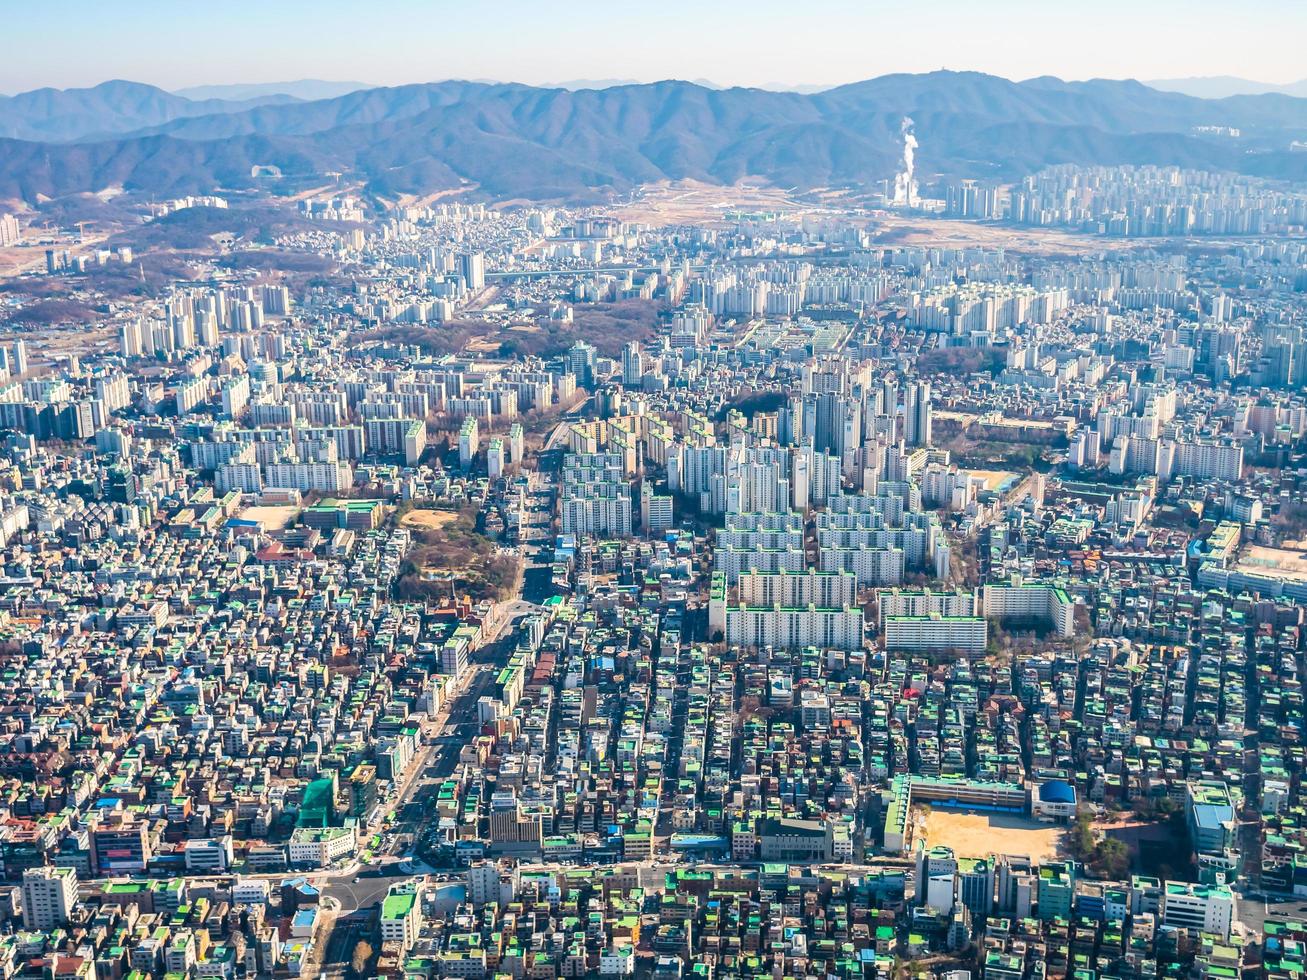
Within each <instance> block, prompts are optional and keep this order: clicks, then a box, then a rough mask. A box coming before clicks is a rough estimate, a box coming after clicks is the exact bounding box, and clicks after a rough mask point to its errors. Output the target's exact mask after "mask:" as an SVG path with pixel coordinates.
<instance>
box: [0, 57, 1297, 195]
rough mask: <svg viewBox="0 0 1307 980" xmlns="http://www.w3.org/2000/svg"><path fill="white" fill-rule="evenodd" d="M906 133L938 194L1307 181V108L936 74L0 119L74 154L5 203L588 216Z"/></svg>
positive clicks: (147, 103) (129, 107)
mask: <svg viewBox="0 0 1307 980" xmlns="http://www.w3.org/2000/svg"><path fill="white" fill-rule="evenodd" d="M43 106H44V107H45V108H44V112H43V109H42V107H43ZM905 117H907V118H911V120H912V121H913V124H914V129H915V135H916V138H917V140H918V143H919V144H920V145H919V148H918V150H917V172H918V174H919V175H923V176H924V177H925V178H927V179H928V178H930V177H931V176H932V175H935V174H944V175H948V176H977V177H984V178H995V179H1000V178H1001V179H1013V178H1016V177H1019V176H1022V175H1024V174H1026V173H1029V172H1032V171H1034V170H1036V169H1038V168H1040V167H1043V166H1046V165H1049V164H1054V163H1078V164H1122V163H1134V164H1144V163H1154V164H1175V165H1180V166H1188V167H1202V168H1208V169H1221V170H1232V171H1237V172H1243V173H1253V174H1261V175H1266V176H1272V177H1283V178H1291V179H1307V154H1304V153H1292V152H1290V151H1289V145H1290V143H1291V142H1292V141H1294V140H1300V139H1304V138H1307V99H1298V98H1292V97H1289V96H1285V95H1281V94H1267V95H1253V96H1235V97H1231V98H1225V99H1215V100H1214V99H1198V98H1193V97H1191V96H1186V95H1182V94H1178V93H1171V92H1162V91H1159V90H1157V89H1154V88H1151V87H1149V86H1147V85H1144V84H1142V83H1140V82H1133V81H1124V82H1122V81H1110V80H1090V81H1084V82H1064V81H1061V80H1060V79H1056V78H1034V79H1029V80H1027V81H1024V82H1011V81H1008V80H1006V79H1002V78H996V77H994V76H990V75H984V74H980V73H977V72H932V73H930V74H923V75H907V74H899V75H885V76H882V77H880V78H874V79H869V80H867V81H863V82H857V83H853V84H850V85H843V86H839V87H837V88H833V89H828V90H825V91H821V92H815V93H800V92H776V91H767V90H763V89H750V88H730V89H715V88H707V87H704V86H701V85H696V84H693V83H689V82H679V81H666V82H657V83H653V84H631V85H617V86H613V87H608V88H601V89H580V90H577V91H569V90H567V89H564V88H539V87H533V86H529V85H518V84H498V83H485V82H467V81H446V82H434V83H428V84H418V85H405V86H399V87H395V88H369V89H363V90H360V91H354V92H350V93H348V94H345V95H340V96H336V97H333V98H328V99H318V100H312V101H298V100H292V99H290V98H289V97H288V96H284V95H281V96H270V97H266V98H264V99H260V100H256V101H255V102H254V103H249V102H241V101H234V100H216V101H215V100H210V101H208V102H191V101H190V100H186V99H184V98H181V97H179V96H176V95H174V94H171V93H166V92H162V91H161V90H159V89H153V88H152V87H151V86H141V85H136V84H135V83H126V82H115V83H106V85H104V86H97V87H96V88H94V89H82V90H72V91H69V92H65V93H56V92H51V91H50V90H45V93H44V94H40V95H39V97H38V94H37V93H27V94H26V95H24V96H15V97H14V98H13V99H10V100H6V101H0V134H5V135H10V136H13V135H14V131H15V130H16V129H21V130H22V132H23V133H32V132H37V133H55V132H57V133H62V134H63V135H62V136H61V137H55V136H53V135H47V136H44V137H40V138H35V139H34V138H32V137H31V136H30V135H27V136H23V137H22V138H18V139H12V138H11V139H8V140H0V197H19V198H23V199H26V200H36V199H37V198H38V197H39V196H47V197H54V196H60V195H64V194H69V193H75V192H83V191H96V190H100V189H102V188H105V187H110V186H123V187H126V188H127V189H129V190H141V191H148V192H150V193H155V194H180V193H193V192H202V191H208V190H213V189H215V188H240V187H247V186H250V185H251V183H252V180H253V178H252V177H251V171H252V169H253V168H256V167H259V168H266V167H276V168H277V169H278V170H279V171H280V172H281V173H282V174H283V175H284V176H286V177H288V178H294V179H304V180H307V179H311V178H313V177H315V176H320V175H322V174H324V173H326V172H338V173H343V174H345V175H347V177H349V178H350V179H362V180H365V181H367V183H368V185H369V187H370V188H371V189H373V190H374V191H377V192H381V193H394V192H398V191H409V192H425V191H432V190H438V189H445V188H458V187H462V186H469V185H476V186H477V187H478V188H479V191H480V193H483V194H485V195H488V196H491V197H505V198H507V197H530V198H536V199H572V200H582V199H585V200H594V199H601V198H603V197H604V196H606V195H609V194H612V193H615V192H616V193H620V192H622V191H625V190H628V189H630V188H631V187H633V186H635V185H638V184H641V183H646V182H651V181H657V180H663V179H680V178H694V179H698V180H703V181H708V182H713V183H732V182H735V181H738V180H741V179H744V178H749V179H763V180H768V181H771V182H772V183H774V184H776V185H779V186H785V187H799V188H813V187H824V186H855V187H873V186H877V185H878V182H880V181H883V180H886V179H888V178H890V177H892V175H893V173H894V172H895V170H896V169H897V168H898V166H899V162H900V160H901V156H902V140H903V137H902V128H903V120H904V118H905ZM20 124H21V125H20ZM129 126H130V127H132V128H128V127H129ZM1199 127H1208V128H1210V127H1226V128H1236V129H1238V130H1240V133H1241V135H1240V136H1239V137H1238V138H1237V139H1233V138H1229V137H1219V136H1215V135H1212V134H1211V133H1210V132H1200V131H1199ZM105 132H109V133H110V134H111V135H109V136H108V137H103V136H100V135H97V134H102V133H105Z"/></svg>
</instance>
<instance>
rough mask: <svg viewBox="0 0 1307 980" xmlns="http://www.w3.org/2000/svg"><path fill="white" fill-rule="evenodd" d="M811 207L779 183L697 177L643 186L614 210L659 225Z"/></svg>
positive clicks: (626, 217)
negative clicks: (725, 183) (719, 182)
mask: <svg viewBox="0 0 1307 980" xmlns="http://www.w3.org/2000/svg"><path fill="white" fill-rule="evenodd" d="M796 209H803V210H809V209H810V206H809V205H800V204H797V203H796V202H795V201H794V200H793V199H792V198H791V197H790V196H789V194H788V193H786V192H785V191H783V190H780V189H778V188H775V187H763V186H760V185H758V184H747V183H740V184H736V185H734V186H732V187H720V186H717V185H714V184H704V183H701V182H699V181H695V180H679V181H676V182H675V183H670V182H669V183H662V184H653V185H649V186H645V187H642V188H640V192H639V196H638V197H637V198H636V199H635V200H633V201H630V202H628V203H625V204H618V205H616V206H614V208H613V214H614V215H615V216H616V217H618V218H621V219H622V220H623V221H635V222H639V223H641V224H647V225H653V226H655V227H658V226H662V225H674V224H687V223H695V224H711V223H714V222H724V221H725V213H726V212H727V211H760V212H773V211H790V212H792V211H795V210H796Z"/></svg>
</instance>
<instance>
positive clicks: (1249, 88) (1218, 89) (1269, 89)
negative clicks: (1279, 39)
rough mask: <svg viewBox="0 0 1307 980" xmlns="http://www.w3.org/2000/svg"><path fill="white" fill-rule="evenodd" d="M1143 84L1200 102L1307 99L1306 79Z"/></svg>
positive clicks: (1212, 78) (1210, 78)
mask: <svg viewBox="0 0 1307 980" xmlns="http://www.w3.org/2000/svg"><path fill="white" fill-rule="evenodd" d="M1144 84H1146V85H1149V86H1151V87H1152V88H1155V89H1160V90H1161V91H1163V92H1179V93H1181V94H1182V95H1193V96H1196V97H1197V98H1200V99H1224V98H1227V97H1228V96H1231V95H1268V94H1271V93H1277V94H1279V95H1292V96H1294V97H1295V98H1299V99H1302V98H1307V78H1304V79H1302V80H1301V81H1297V82H1290V83H1289V84H1287V85H1274V84H1272V83H1270V82H1254V81H1252V80H1251V79H1248V78H1235V77H1234V76H1233V75H1200V76H1197V77H1194V78H1158V79H1155V80H1153V81H1150V82H1145V83H1144Z"/></svg>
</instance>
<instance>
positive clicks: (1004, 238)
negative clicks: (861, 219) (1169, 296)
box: [876, 212, 1143, 255]
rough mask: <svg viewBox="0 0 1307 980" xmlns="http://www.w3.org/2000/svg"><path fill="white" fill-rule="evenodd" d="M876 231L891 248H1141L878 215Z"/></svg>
mask: <svg viewBox="0 0 1307 980" xmlns="http://www.w3.org/2000/svg"><path fill="white" fill-rule="evenodd" d="M877 217H878V218H879V219H880V221H879V223H878V225H877V227H876V230H877V231H878V232H879V233H880V234H881V235H883V236H885V237H886V238H887V239H891V240H892V242H893V244H895V245H925V246H931V247H937V248H949V247H953V248H968V247H972V248H1006V249H1011V250H1013V251H1017V252H1034V253H1045V254H1059V255H1060V254H1083V253H1095V252H1104V251H1116V250H1118V249H1126V248H1141V247H1143V242H1142V240H1140V239H1124V238H1105V237H1099V236H1096V235H1081V234H1078V233H1076V232H1072V231H1061V230H1058V229H1054V228H1022V227H1012V226H1004V225H990V224H984V223H981V222H977V221H957V220H952V219H948V218H930V217H924V216H919V215H900V214H891V213H885V212H880V213H878V214H877Z"/></svg>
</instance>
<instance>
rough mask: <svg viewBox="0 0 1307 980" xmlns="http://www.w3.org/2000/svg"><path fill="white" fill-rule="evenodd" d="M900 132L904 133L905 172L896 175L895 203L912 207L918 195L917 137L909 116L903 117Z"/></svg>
mask: <svg viewBox="0 0 1307 980" xmlns="http://www.w3.org/2000/svg"><path fill="white" fill-rule="evenodd" d="M899 130H900V132H902V133H903V171H902V172H901V173H898V174H895V175H894V203H895V204H902V205H905V206H906V207H912V204H913V198H915V197H916V195H917V182H916V179H915V172H916V155H917V137H916V135H915V133H913V122H912V120H911V119H910V118H909V117H907V116H904V117H903V123H902V124H901V125H900V127H899Z"/></svg>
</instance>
